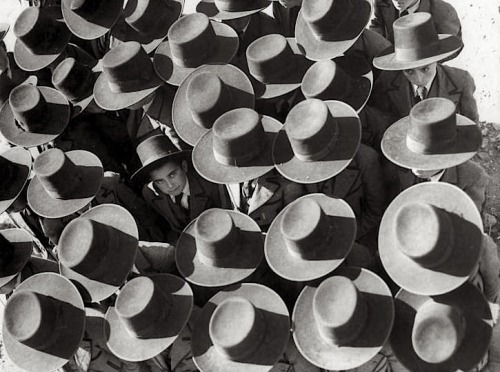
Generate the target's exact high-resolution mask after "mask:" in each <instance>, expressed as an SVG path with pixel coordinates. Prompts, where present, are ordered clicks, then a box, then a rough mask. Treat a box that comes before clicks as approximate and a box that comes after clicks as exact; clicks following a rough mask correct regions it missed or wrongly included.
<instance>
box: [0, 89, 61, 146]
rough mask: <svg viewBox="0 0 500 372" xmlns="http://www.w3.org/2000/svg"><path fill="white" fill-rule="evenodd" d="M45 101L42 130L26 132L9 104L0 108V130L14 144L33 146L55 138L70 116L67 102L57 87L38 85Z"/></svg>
mask: <svg viewBox="0 0 500 372" xmlns="http://www.w3.org/2000/svg"><path fill="white" fill-rule="evenodd" d="M38 90H39V91H40V94H41V95H42V97H43V98H44V99H45V101H46V102H47V111H46V115H47V117H46V119H45V121H46V126H45V128H43V131H39V132H28V131H25V130H24V129H22V128H21V126H20V124H18V122H17V120H16V119H15V117H14V113H13V112H12V109H11V107H10V104H4V105H3V107H2V109H1V110H0V132H1V133H2V135H3V136H4V137H5V138H6V139H7V141H9V142H10V143H13V144H14V145H18V146H23V147H35V146H39V145H43V144H45V143H47V142H50V141H52V140H54V139H56V138H57V137H58V136H59V135H60V134H61V133H62V132H63V131H64V129H65V128H66V126H67V125H68V123H69V118H70V106H69V102H68V100H67V99H66V97H64V95H63V94H62V93H61V92H59V91H58V90H57V89H54V88H49V87H38Z"/></svg>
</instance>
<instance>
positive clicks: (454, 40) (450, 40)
mask: <svg viewBox="0 0 500 372" xmlns="http://www.w3.org/2000/svg"><path fill="white" fill-rule="evenodd" d="M438 38H439V41H438V44H439V52H438V54H436V55H434V56H431V57H428V58H422V59H418V60H414V61H401V60H398V59H397V56H396V53H395V52H394V47H390V48H388V49H387V50H385V51H384V52H382V55H380V56H378V57H375V58H374V59H373V66H375V67H376V68H378V69H379V70H388V71H398V70H407V69H412V68H418V67H422V66H427V65H430V64H431V63H434V62H439V61H442V60H443V59H446V58H448V57H450V56H452V55H453V54H454V53H456V52H457V51H458V50H460V48H462V46H463V44H462V41H461V40H460V39H459V38H458V37H456V36H454V35H449V34H439V35H438Z"/></svg>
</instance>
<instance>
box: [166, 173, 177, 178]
mask: <svg viewBox="0 0 500 372" xmlns="http://www.w3.org/2000/svg"><path fill="white" fill-rule="evenodd" d="M176 175H177V172H173V173H170V174H169V175H168V178H170V179H173V178H175V176H176Z"/></svg>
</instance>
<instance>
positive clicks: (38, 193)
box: [28, 148, 103, 218]
mask: <svg viewBox="0 0 500 372" xmlns="http://www.w3.org/2000/svg"><path fill="white" fill-rule="evenodd" d="M33 171H34V172H35V176H34V177H33V179H32V180H31V182H30V184H29V186H28V204H29V206H30V207H31V209H33V211H34V212H35V213H36V214H38V215H39V216H42V217H47V218H59V217H64V216H69V215H70V214H72V213H75V212H77V211H78V210H80V209H82V208H83V207H85V206H86V205H87V204H89V203H90V202H91V201H92V199H94V197H95V195H96V194H97V191H98V190H99V188H100V187H101V182H102V178H103V169H102V163H101V161H100V160H99V158H98V157H97V156H96V155H94V154H93V153H91V152H89V151H84V150H74V151H68V152H63V151H61V150H60V149H57V148H54V149H49V150H45V151H44V152H42V153H41V154H40V155H39V156H38V157H37V158H36V160H35V163H34V164H33Z"/></svg>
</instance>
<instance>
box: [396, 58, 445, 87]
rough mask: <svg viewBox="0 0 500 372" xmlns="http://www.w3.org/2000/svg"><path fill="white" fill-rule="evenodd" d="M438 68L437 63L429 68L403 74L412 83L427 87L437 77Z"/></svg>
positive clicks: (410, 70) (415, 69)
mask: <svg viewBox="0 0 500 372" xmlns="http://www.w3.org/2000/svg"><path fill="white" fill-rule="evenodd" d="M436 66H437V63H436V62H434V63H431V64H430V65H427V66H423V67H418V68H412V69H408V70H403V73H404V74H405V76H406V78H407V79H408V80H409V81H410V83H412V84H414V85H419V86H425V85H427V84H428V83H429V82H431V80H432V78H433V77H434V76H435V74H436Z"/></svg>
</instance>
